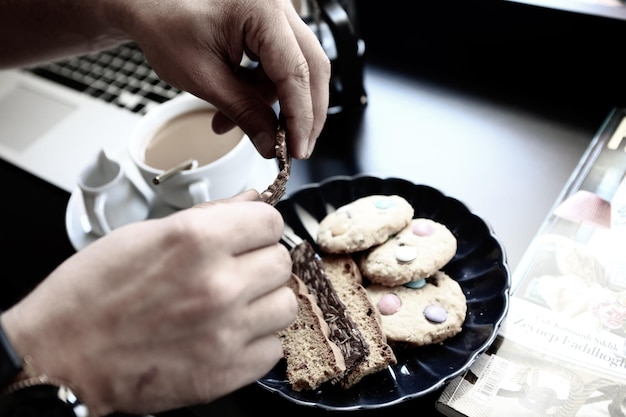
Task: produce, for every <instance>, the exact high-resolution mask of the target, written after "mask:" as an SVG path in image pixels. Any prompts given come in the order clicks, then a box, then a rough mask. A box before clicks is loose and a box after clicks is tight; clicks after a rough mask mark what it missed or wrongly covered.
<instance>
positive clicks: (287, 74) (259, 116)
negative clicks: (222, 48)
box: [211, 1, 330, 159]
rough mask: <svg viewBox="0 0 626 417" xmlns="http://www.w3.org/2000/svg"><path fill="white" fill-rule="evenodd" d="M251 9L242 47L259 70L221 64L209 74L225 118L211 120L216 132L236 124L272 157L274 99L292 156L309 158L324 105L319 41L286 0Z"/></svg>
mask: <svg viewBox="0 0 626 417" xmlns="http://www.w3.org/2000/svg"><path fill="white" fill-rule="evenodd" d="M275 4H277V5H278V6H275V8H272V7H268V6H267V3H266V2H263V3H257V4H255V5H253V6H251V9H250V10H249V11H248V12H249V13H250V16H252V15H254V18H251V19H247V20H246V21H245V24H244V28H243V30H244V36H245V40H244V41H245V46H246V47H247V48H248V49H249V50H250V51H251V54H253V55H254V56H256V57H258V60H259V62H260V68H257V69H255V70H250V69H238V70H237V71H235V72H233V71H232V70H231V69H230V68H228V67H227V66H226V65H225V66H224V67H221V68H218V71H217V73H218V74H217V75H216V74H215V72H216V71H213V72H212V73H211V77H212V79H213V80H214V81H215V83H214V84H215V85H219V86H220V88H219V89H217V91H215V92H214V97H213V101H214V104H216V105H217V106H218V107H219V108H220V109H221V110H222V112H223V114H224V115H225V116H227V117H226V118H224V117H222V116H220V117H218V118H217V120H215V125H214V128H215V129H216V131H220V130H223V129H228V128H229V127H231V126H230V125H229V123H228V120H227V119H230V120H231V121H232V122H234V123H235V124H237V125H239V126H240V127H241V128H242V129H243V130H244V131H245V132H246V133H247V134H248V136H249V137H250V139H251V140H252V141H253V143H254V144H255V146H256V148H257V149H258V151H259V153H261V155H263V156H265V157H267V158H270V157H274V156H275V155H274V142H275V137H274V136H275V129H276V122H277V121H276V112H275V110H274V108H273V107H272V106H271V102H272V101H273V99H274V97H277V98H278V101H279V105H280V112H281V114H282V117H283V118H284V120H285V123H286V126H285V127H286V131H287V137H288V140H289V150H290V153H291V154H292V156H293V157H295V158H300V159H302V158H307V157H309V156H310V154H311V152H312V150H313V147H314V145H315V141H316V139H317V137H318V136H319V134H320V133H321V130H322V128H323V125H324V123H325V121H326V113H327V109H328V102H329V82H330V62H329V60H328V57H327V56H326V54H325V52H324V50H323V49H322V47H321V45H320V43H319V40H318V39H317V38H316V37H315V34H314V33H313V32H312V31H311V30H310V28H309V27H308V26H307V25H306V24H305V23H304V22H303V21H302V19H301V18H300V17H299V16H298V14H297V13H296V12H295V10H294V9H293V7H292V6H291V3H290V2H282V1H281V2H276V3H275Z"/></svg>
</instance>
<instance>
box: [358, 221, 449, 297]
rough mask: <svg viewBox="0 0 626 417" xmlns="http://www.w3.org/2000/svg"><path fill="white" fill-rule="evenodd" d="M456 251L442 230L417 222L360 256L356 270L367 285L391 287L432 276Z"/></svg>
mask: <svg viewBox="0 0 626 417" xmlns="http://www.w3.org/2000/svg"><path fill="white" fill-rule="evenodd" d="M456 249H457V242H456V237H454V235H453V234H452V232H450V230H448V228H447V227H446V226H444V225H443V224H441V223H438V222H436V221H434V220H431V219H426V218H418V219H413V220H412V221H411V223H410V224H409V225H408V226H406V227H405V228H404V229H402V230H401V231H400V232H398V233H397V234H396V235H395V236H394V237H392V238H391V239H389V240H388V241H387V242H385V243H383V244H382V245H378V246H376V247H373V248H372V249H371V250H369V251H368V252H367V253H365V254H363V256H361V257H360V258H359V268H360V269H361V273H362V274H363V276H364V277H365V278H367V279H368V280H369V281H371V282H373V283H375V284H381V285H386V286H389V287H394V286H397V285H403V284H406V283H408V282H411V281H416V280H419V279H421V278H426V277H428V276H430V275H432V274H434V273H435V272H437V271H438V270H440V269H441V268H442V267H443V266H444V265H445V264H447V263H448V262H450V260H451V259H452V258H453V257H454V255H455V254H456Z"/></svg>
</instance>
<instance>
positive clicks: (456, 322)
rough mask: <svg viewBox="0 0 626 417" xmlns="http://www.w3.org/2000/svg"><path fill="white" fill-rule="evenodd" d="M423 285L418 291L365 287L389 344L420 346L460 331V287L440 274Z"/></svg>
mask: <svg viewBox="0 0 626 417" xmlns="http://www.w3.org/2000/svg"><path fill="white" fill-rule="evenodd" d="M425 281H426V284H425V285H424V286H423V287H421V288H410V287H407V286H405V285H400V286H397V287H387V286H384V285H378V284H371V285H369V286H367V287H366V291H367V294H368V295H369V296H370V298H371V300H372V303H373V304H374V305H375V306H376V307H377V308H378V310H379V312H380V314H381V327H382V329H383V333H384V334H385V336H386V337H387V340H388V341H389V343H391V344H394V345H403V346H407V345H408V346H424V345H429V344H432V343H439V342H442V341H443V340H445V339H447V338H449V337H452V336H454V335H456V334H457V333H459V332H460V331H461V328H462V326H463V322H464V321H465V315H466V314H467V300H466V298H465V295H464V294H463V290H462V289H461V286H460V285H459V284H458V282H456V281H455V280H454V279H452V278H451V277H450V276H448V275H447V274H446V273H444V272H442V271H437V272H436V273H435V274H433V275H432V276H430V277H428V278H426V280H425Z"/></svg>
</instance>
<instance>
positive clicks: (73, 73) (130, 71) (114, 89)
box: [27, 43, 181, 114]
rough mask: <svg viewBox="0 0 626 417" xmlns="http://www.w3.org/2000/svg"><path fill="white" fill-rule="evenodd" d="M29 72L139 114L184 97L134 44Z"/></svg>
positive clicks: (54, 63)
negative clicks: (164, 78)
mask: <svg viewBox="0 0 626 417" xmlns="http://www.w3.org/2000/svg"><path fill="white" fill-rule="evenodd" d="M27 71H29V72H32V73H33V74H36V75H38V76H41V77H44V78H47V79H49V80H51V81H54V82H57V83H60V84H62V85H65V86H67V87H70V88H72V89H74V90H77V91H80V92H83V93H85V94H88V95H90V96H92V97H95V98H98V99H100V100H103V101H105V102H108V103H111V104H113V105H116V106H118V107H121V108H125V109H127V110H129V111H131V112H134V113H138V114H145V113H146V111H148V110H149V109H150V108H151V107H152V106H153V105H155V104H158V103H163V102H165V101H167V100H169V99H171V98H174V97H175V96H177V95H178V94H180V93H181V90H178V89H177V88H174V87H172V86H170V85H168V84H167V83H165V82H163V81H162V80H161V79H160V78H159V77H158V76H157V75H156V73H155V72H154V70H152V68H151V67H150V65H148V63H147V62H146V59H145V58H144V55H143V52H142V51H141V49H139V47H138V46H137V45H136V44H134V43H127V44H123V45H120V46H118V47H116V48H113V49H110V50H106V51H101V52H97V53H93V54H88V55H82V56H78V57H74V58H71V59H68V60H64V61H57V62H52V63H47V64H44V65H39V66H36V67H32V68H28V69H27Z"/></svg>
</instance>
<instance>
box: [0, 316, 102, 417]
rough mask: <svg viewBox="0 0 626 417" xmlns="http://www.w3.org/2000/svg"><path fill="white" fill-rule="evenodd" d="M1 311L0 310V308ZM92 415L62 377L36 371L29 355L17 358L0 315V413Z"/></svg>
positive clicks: (8, 415) (81, 416) (82, 416)
mask: <svg viewBox="0 0 626 417" xmlns="http://www.w3.org/2000/svg"><path fill="white" fill-rule="evenodd" d="M0 313H1V312H0ZM43 413H45V415H48V413H52V414H51V415H55V416H63V417H66V416H67V417H94V414H90V413H89V410H88V408H87V407H86V406H85V405H84V404H82V403H81V402H80V400H79V399H78V398H77V396H76V395H75V394H74V391H73V389H72V388H71V387H70V385H69V384H68V383H66V382H65V381H62V380H59V379H56V378H51V377H49V376H47V375H45V374H38V373H36V372H35V371H34V370H33V369H32V367H31V366H30V358H28V357H27V358H23V359H22V358H20V355H19V353H18V352H17V351H16V350H15V348H14V347H13V345H12V343H11V340H10V337H9V335H8V334H7V332H6V331H5V328H4V325H3V316H2V315H0V415H1V416H3V417H13V416H23V417H30V416H33V417H36V416H40V415H44V414H43Z"/></svg>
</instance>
